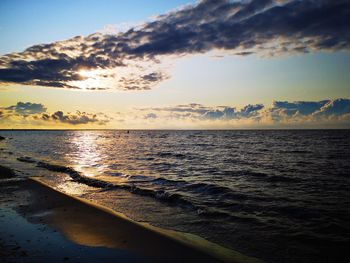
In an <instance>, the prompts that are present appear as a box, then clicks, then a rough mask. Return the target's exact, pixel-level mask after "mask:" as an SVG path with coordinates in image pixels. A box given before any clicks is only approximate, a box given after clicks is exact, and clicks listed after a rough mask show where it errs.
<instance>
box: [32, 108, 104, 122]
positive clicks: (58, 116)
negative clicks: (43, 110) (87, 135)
mask: <svg viewBox="0 0 350 263" xmlns="http://www.w3.org/2000/svg"><path fill="white" fill-rule="evenodd" d="M37 119H38V117H37ZM41 119H42V120H44V121H54V122H59V123H66V124H71V125H79V124H93V123H97V124H98V125H105V124H107V123H108V122H109V121H110V119H99V118H98V116H97V114H91V113H86V112H80V111H77V112H76V113H75V114H70V113H68V114H64V113H63V112H62V111H56V112H55V113H54V114H52V115H49V114H42V115H41Z"/></svg>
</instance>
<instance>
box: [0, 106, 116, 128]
mask: <svg viewBox="0 0 350 263" xmlns="http://www.w3.org/2000/svg"><path fill="white" fill-rule="evenodd" d="M0 110H1V111H0V118H1V121H2V122H4V123H5V124H6V123H8V124H13V123H14V124H16V123H19V124H24V125H28V124H35V125H39V126H40V125H47V124H49V125H52V124H68V125H85V124H96V125H106V124H107V123H109V122H110V121H111V119H112V118H110V117H109V116H107V115H106V114H103V113H87V112H81V111H76V113H74V114H73V113H64V112H63V111H56V112H55V113H53V114H51V113H49V112H47V108H46V107H45V106H44V105H43V104H41V103H31V102H18V103H17V104H16V105H12V106H9V107H0Z"/></svg>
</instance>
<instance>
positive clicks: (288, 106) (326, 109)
mask: <svg viewBox="0 0 350 263" xmlns="http://www.w3.org/2000/svg"><path fill="white" fill-rule="evenodd" d="M269 111H270V113H271V117H272V119H273V120H275V121H280V120H281V119H283V118H290V119H293V118H295V119H296V118H298V117H299V118H300V117H313V118H322V117H340V116H344V115H347V114H350V100H349V99H335V100H322V101H317V102H315V101H296V102H287V101H275V102H274V103H273V107H272V108H271V109H269Z"/></svg>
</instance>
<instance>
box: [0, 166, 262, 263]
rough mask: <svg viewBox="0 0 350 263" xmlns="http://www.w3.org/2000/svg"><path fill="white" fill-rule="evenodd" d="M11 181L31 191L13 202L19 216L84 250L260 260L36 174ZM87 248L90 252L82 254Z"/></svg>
mask: <svg viewBox="0 0 350 263" xmlns="http://www.w3.org/2000/svg"><path fill="white" fill-rule="evenodd" d="M0 171H1V173H3V172H2V170H0ZM7 177H9V176H7ZM13 178H16V177H13ZM4 180H7V179H4ZM11 180H12V179H10V181H11ZM1 181H3V180H1ZM9 184H10V185H11V184H12V187H13V185H15V186H16V187H18V190H17V191H19V192H25V193H26V194H27V195H28V196H30V198H27V200H29V201H28V203H27V204H22V203H21V202H20V200H19V199H17V200H13V201H12V206H13V207H14V210H17V211H20V212H19V213H18V217H22V218H25V219H26V220H27V221H29V222H30V221H32V222H31V223H34V224H35V223H38V222H39V223H40V224H43V225H44V226H45V227H48V228H51V229H54V231H57V232H58V233H60V234H61V235H62V236H63V237H64V238H65V239H66V242H67V243H73V244H75V245H79V246H83V247H84V248H85V249H86V250H88V251H89V250H94V249H103V248H104V249H108V250H111V251H113V253H115V252H116V251H119V252H121V251H123V252H127V254H128V256H129V257H130V256H132V257H135V258H138V260H141V261H138V260H136V261H137V262H149V260H151V262H161V261H163V262H165V261H167V262H197V261H200V262H237V263H240V262H242V263H243V262H246V263H250V262H252V263H253V262H262V261H260V260H258V259H256V258H252V257H248V256H245V255H242V254H240V253H238V252H235V251H232V250H229V249H226V248H223V247H221V246H219V245H217V244H214V243H211V242H209V241H206V240H205V239H203V238H200V237H198V236H195V235H192V234H187V233H180V232H176V231H171V230H165V229H161V228H158V227H154V226H151V225H148V224H144V223H140V222H135V221H133V220H131V219H129V218H127V217H126V216H125V215H123V214H121V213H118V212H116V211H114V210H112V209H109V208H107V207H104V206H101V205H98V204H95V203H93V202H90V201H88V200H85V199H82V198H78V197H74V196H70V195H67V194H65V193H62V192H60V191H58V190H56V189H53V188H52V187H50V186H49V185H47V184H46V183H44V182H43V181H41V180H40V179H39V178H28V179H24V180H23V181H21V182H13V183H11V182H9ZM4 185H6V183H5V184H4V183H1V185H0V187H1V188H4ZM2 190H3V189H2ZM3 195H4V194H2V198H4V196H3ZM5 197H6V196H5ZM43 200H44V202H43ZM3 203H4V202H2V203H1V204H2V206H3ZM38 220H39V221H38ZM55 233H56V232H55ZM0 237H1V235H0ZM47 239H49V240H50V239H52V234H50V233H49V234H48V237H47ZM2 240H3V238H2ZM5 242H6V240H5ZM111 251H109V252H104V253H103V257H104V258H105V257H111V258H112V254H113V253H112V252H111ZM88 253H93V252H92V251H90V252H87V254H86V255H88ZM94 253H95V252H94ZM101 256H102V255H101ZM128 256H126V257H128ZM124 257H125V256H124ZM133 261H135V259H134V260H133ZM136 261H135V262H136ZM24 262H28V261H24ZM90 262H94V261H90Z"/></svg>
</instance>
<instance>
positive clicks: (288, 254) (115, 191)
mask: <svg viewBox="0 0 350 263" xmlns="http://www.w3.org/2000/svg"><path fill="white" fill-rule="evenodd" d="M0 135H2V136H5V137H7V138H11V139H7V140H4V141H1V142H0V149H1V151H0V162H1V163H2V164H4V165H8V166H11V167H12V168H14V169H16V170H17V173H18V174H19V175H20V176H33V175H35V176H41V177H42V178H43V179H45V180H46V182H48V183H49V184H51V185H52V186H53V187H55V188H57V189H59V190H61V191H64V192H67V193H69V194H72V195H76V196H80V197H83V198H86V199H89V200H93V201H94V202H97V203H100V204H103V205H106V206H108V207H110V208H112V209H114V210H116V211H118V212H122V213H124V214H125V215H127V216H128V217H130V218H132V219H134V220H137V221H140V222H146V223H149V224H152V225H155V226H158V227H162V228H166V229H173V230H178V231H183V232H189V233H193V234H196V235H199V236H201V237H204V238H206V239H208V240H210V241H212V242H215V243H218V244H220V245H222V246H225V247H228V248H231V249H234V250H237V251H239V252H241V253H243V254H246V255H250V256H255V257H258V258H260V259H263V260H265V261H266V262H339V260H340V258H341V256H342V255H347V254H346V253H347V250H348V248H349V245H350V130H282V131H279V130H266V131H265V130H264V131H262V130H260V131H255V130H251V131H130V132H127V131H118V130H116V131H0Z"/></svg>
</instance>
